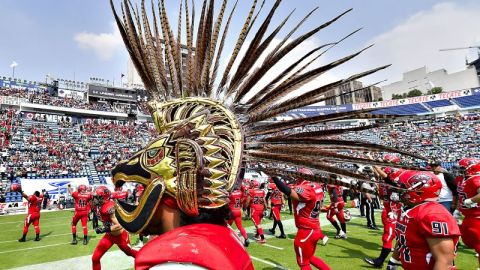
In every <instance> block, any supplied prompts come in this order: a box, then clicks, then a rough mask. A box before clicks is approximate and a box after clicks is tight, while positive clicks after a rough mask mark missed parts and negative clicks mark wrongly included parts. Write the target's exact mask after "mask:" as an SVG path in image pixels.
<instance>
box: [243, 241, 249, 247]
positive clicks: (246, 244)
mask: <svg viewBox="0 0 480 270" xmlns="http://www.w3.org/2000/svg"><path fill="white" fill-rule="evenodd" d="M248 245H250V241H249V240H248V239H245V242H243V246H245V247H248Z"/></svg>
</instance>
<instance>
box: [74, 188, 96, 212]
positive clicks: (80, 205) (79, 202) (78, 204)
mask: <svg viewBox="0 0 480 270" xmlns="http://www.w3.org/2000/svg"><path fill="white" fill-rule="evenodd" d="M72 197H73V199H75V211H77V212H82V211H88V210H89V207H88V205H89V204H90V200H91V199H92V194H91V193H78V191H74V192H72Z"/></svg>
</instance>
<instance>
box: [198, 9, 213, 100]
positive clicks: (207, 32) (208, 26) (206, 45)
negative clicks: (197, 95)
mask: <svg viewBox="0 0 480 270" xmlns="http://www.w3.org/2000/svg"><path fill="white" fill-rule="evenodd" d="M214 2H215V1H213V0H210V1H209V5H208V8H207V11H206V16H205V23H204V25H203V40H202V43H203V44H202V57H203V58H202V61H201V62H199V68H200V69H199V70H200V72H199V74H200V77H199V78H200V80H199V85H200V91H201V95H202V96H206V95H207V93H206V89H205V83H206V81H207V78H206V75H210V73H209V72H207V70H206V68H207V65H208V63H207V62H208V61H209V60H208V57H209V52H210V46H211V44H212V34H213V33H212V31H213V29H212V28H213V9H214ZM202 77H203V78H202Z"/></svg>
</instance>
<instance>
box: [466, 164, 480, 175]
mask: <svg viewBox="0 0 480 270" xmlns="http://www.w3.org/2000/svg"><path fill="white" fill-rule="evenodd" d="M466 171H467V172H466V175H467V176H473V175H476V174H480V163H474V164H472V165H470V166H468V167H467V170H466Z"/></svg>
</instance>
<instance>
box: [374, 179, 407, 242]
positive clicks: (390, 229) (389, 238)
mask: <svg viewBox="0 0 480 270" xmlns="http://www.w3.org/2000/svg"><path fill="white" fill-rule="evenodd" d="M391 194H392V191H391V189H389V188H388V187H387V186H385V185H380V188H379V196H380V197H381V198H382V200H383V210H382V223H383V235H382V247H384V248H387V249H392V247H393V239H395V226H396V224H397V219H398V217H400V214H401V211H402V205H401V204H400V203H399V202H394V201H392V200H391V199H390V196H391Z"/></svg>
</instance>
